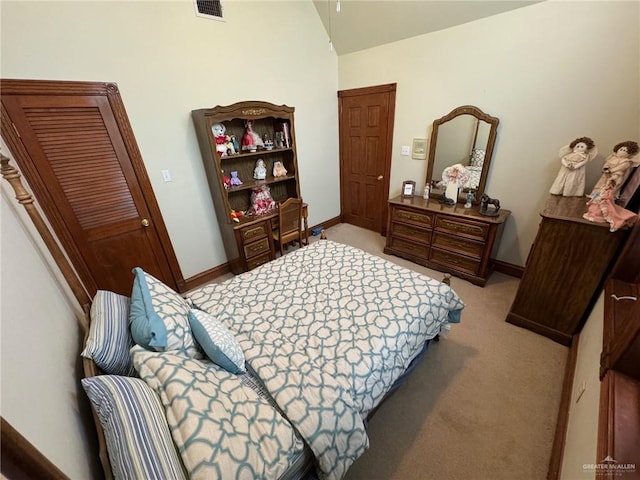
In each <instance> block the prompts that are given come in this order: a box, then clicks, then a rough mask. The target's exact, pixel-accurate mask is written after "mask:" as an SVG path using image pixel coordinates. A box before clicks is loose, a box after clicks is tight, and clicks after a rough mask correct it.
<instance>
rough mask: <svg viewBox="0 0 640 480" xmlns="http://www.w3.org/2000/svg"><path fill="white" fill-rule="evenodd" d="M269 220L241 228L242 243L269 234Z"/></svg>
mask: <svg viewBox="0 0 640 480" xmlns="http://www.w3.org/2000/svg"><path fill="white" fill-rule="evenodd" d="M267 233H268V232H267V222H262V223H259V224H258V225H251V226H250V227H245V228H243V229H242V230H240V238H241V239H242V243H243V244H244V243H247V242H250V241H251V240H254V239H256V238H260V237H266V236H267Z"/></svg>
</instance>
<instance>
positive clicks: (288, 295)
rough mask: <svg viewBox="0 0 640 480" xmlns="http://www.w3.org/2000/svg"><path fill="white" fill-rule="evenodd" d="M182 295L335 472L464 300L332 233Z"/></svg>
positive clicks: (333, 474)
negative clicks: (237, 348) (213, 319)
mask: <svg viewBox="0 0 640 480" xmlns="http://www.w3.org/2000/svg"><path fill="white" fill-rule="evenodd" d="M189 297H190V298H191V300H192V301H193V303H194V305H195V306H196V307H197V308H200V309H202V310H205V311H208V312H210V313H211V314H213V315H216V316H217V317H218V318H219V319H220V320H221V321H222V322H223V323H224V324H225V325H226V326H227V328H229V329H230V330H231V331H232V332H234V333H235V335H236V338H237V339H238V341H239V343H240V345H241V347H242V349H243V351H244V354H245V358H246V361H247V365H248V366H250V368H251V369H253V370H254V371H255V373H256V374H257V376H258V377H260V379H261V380H262V381H263V382H264V384H265V386H266V388H267V389H268V390H269V392H270V393H271V395H272V396H273V398H274V399H275V400H276V402H277V403H278V405H279V406H280V408H281V409H282V410H283V411H284V413H285V414H286V416H287V417H288V419H289V420H290V421H291V422H292V424H293V425H294V426H295V427H296V429H297V430H298V431H299V432H300V433H301V434H302V436H303V437H304V438H305V440H306V441H307V443H308V444H309V446H310V447H311V449H312V450H313V452H314V454H315V456H316V460H317V466H318V469H319V473H320V474H321V475H322V476H323V477H325V478H332V479H333V478H335V479H339V478H342V477H343V476H344V474H345V473H346V471H347V469H348V468H349V466H350V465H351V464H352V463H353V461H354V460H355V459H356V458H358V457H359V456H360V455H361V454H362V453H363V452H364V451H365V450H366V448H367V447H368V438H367V435H366V431H365V427H364V425H363V421H362V419H363V418H364V417H365V416H366V415H367V413H368V412H369V411H370V410H371V409H372V408H374V407H375V406H376V405H377V404H378V403H379V402H380V401H381V399H382V398H383V396H384V395H385V393H386V392H387V391H388V390H389V388H390V387H391V385H392V384H393V382H394V381H395V380H396V379H397V378H398V377H399V376H400V375H401V374H402V372H403V371H404V370H405V369H406V368H407V366H408V365H409V363H410V362H411V360H412V359H413V358H414V357H415V356H416V355H417V354H418V353H419V351H420V350H421V348H422V347H423V345H424V342H425V341H426V340H427V339H430V338H433V337H435V336H436V335H437V334H438V333H440V331H441V329H442V328H443V327H444V326H445V325H447V324H448V323H450V322H452V323H457V322H459V320H460V313H461V310H462V308H463V307H464V304H463V303H462V301H461V300H460V299H459V298H458V296H457V295H456V293H455V292H454V291H453V290H452V289H451V288H450V287H449V286H447V285H445V284H443V283H441V282H439V281H437V280H433V279H431V278H428V277H426V276H424V275H421V274H418V273H416V272H414V271H412V270H409V269H406V268H404V267H400V266H398V265H396V264H394V263H392V262H389V261H387V260H384V259H382V258H380V257H377V256H374V255H370V254H368V253H365V252H363V251H361V250H359V249H356V248H353V247H350V246H347V245H343V244H340V243H335V242H332V241H329V240H323V241H318V242H315V243H312V244H311V245H309V246H307V247H304V248H301V249H298V250H295V251H293V252H291V253H288V254H287V255H284V256H283V257H280V258H279V259H277V260H275V261H272V262H270V263H267V264H265V265H263V266H261V267H259V268H257V269H255V270H252V271H250V272H247V273H244V274H242V275H238V276H236V277H234V278H233V279H231V280H228V281H226V282H224V283H221V284H211V285H208V286H206V287H203V288H201V289H198V290H196V291H194V292H192V293H191V294H190V295H189Z"/></svg>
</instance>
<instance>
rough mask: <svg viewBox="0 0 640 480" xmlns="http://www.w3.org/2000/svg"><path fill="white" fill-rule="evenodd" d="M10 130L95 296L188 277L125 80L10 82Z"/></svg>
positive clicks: (179, 282)
mask: <svg viewBox="0 0 640 480" xmlns="http://www.w3.org/2000/svg"><path fill="white" fill-rule="evenodd" d="M1 89H2V136H3V138H4V139H5V141H6V142H7V144H8V146H9V148H10V150H11V151H12V153H13V155H14V157H15V159H16V161H17V162H18V164H19V166H20V168H21V170H22V172H23V174H24V176H25V177H26V179H27V181H28V182H29V184H30V186H31V188H32V189H33V190H34V194H35V197H36V198H37V199H38V202H39V204H40V206H41V207H42V209H43V210H44V212H45V215H46V216H47V218H48V220H49V221H50V223H51V225H52V227H53V229H54V231H55V232H56V234H57V235H58V237H59V239H60V241H61V243H62V244H63V247H64V249H65V250H66V252H67V254H68V256H69V258H70V260H71V262H72V263H73V265H74V267H75V269H76V270H77V272H78V274H79V276H80V278H81V279H82V281H83V283H84V285H85V287H86V288H87V291H88V293H89V295H91V296H93V295H94V294H95V292H96V290H98V289H103V290H111V291H114V292H117V293H120V294H123V295H130V294H131V286H132V281H133V275H132V273H131V270H132V268H133V267H135V266H140V267H142V268H143V269H144V270H145V271H147V272H149V273H150V274H151V275H153V276H155V277H156V278H158V279H160V280H162V281H163V282H165V283H166V284H167V285H169V286H171V287H172V288H174V289H175V290H181V288H180V287H184V280H183V279H182V274H181V272H180V268H179V266H178V262H177V259H176V257H175V253H174V251H173V248H172V246H171V243H170V241H169V237H168V234H167V232H166V228H165V226H164V223H163V220H162V216H161V215H160V211H159V208H158V206H157V202H156V200H155V197H154V195H153V191H152V188H151V184H150V182H149V179H148V177H147V174H146V170H145V168H144V164H143V163H142V159H141V156H140V153H139V150H138V148H137V145H136V143H135V138H134V137H133V132H132V130H131V127H130V125H129V122H128V119H127V117H126V112H125V110H124V106H123V104H122V101H121V99H120V95H119V93H118V89H117V86H116V85H115V84H104V83H88V82H48V81H20V80H2V83H1Z"/></svg>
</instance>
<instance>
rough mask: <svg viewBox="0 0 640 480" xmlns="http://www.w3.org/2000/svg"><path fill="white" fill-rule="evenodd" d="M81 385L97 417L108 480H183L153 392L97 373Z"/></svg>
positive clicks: (134, 380)
mask: <svg viewBox="0 0 640 480" xmlns="http://www.w3.org/2000/svg"><path fill="white" fill-rule="evenodd" d="M82 386H83V387H84V389H85V391H86V392H87V396H88V397H89V399H90V400H91V404H92V405H93V408H94V410H95V412H96V414H97V415H98V418H99V419H100V424H101V425H102V428H103V430H104V436H105V440H106V444H107V451H108V452H109V461H110V463H111V469H112V471H113V474H114V477H115V478H118V479H125V480H139V479H145V480H147V479H148V480H166V479H168V478H171V479H185V478H186V475H185V473H184V467H183V465H182V461H181V460H180V458H179V456H178V454H177V452H176V447H175V445H174V443H173V439H172V438H171V433H170V432H169V427H168V425H167V418H166V416H165V412H164V407H163V406H162V404H161V403H160V399H159V398H158V394H157V393H156V392H154V391H153V390H152V389H151V387H149V386H148V385H147V384H146V383H145V382H144V381H143V380H140V379H139V378H131V377H121V376H116V375H99V376H97V377H90V378H83V379H82Z"/></svg>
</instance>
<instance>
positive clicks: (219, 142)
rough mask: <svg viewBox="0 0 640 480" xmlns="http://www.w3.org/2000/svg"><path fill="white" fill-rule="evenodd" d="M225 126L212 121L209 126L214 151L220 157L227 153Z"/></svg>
mask: <svg viewBox="0 0 640 480" xmlns="http://www.w3.org/2000/svg"><path fill="white" fill-rule="evenodd" d="M226 131H227V128H226V127H225V126H224V125H223V124H222V123H214V124H213V125H212V126H211V133H213V138H214V139H215V141H216V152H218V155H220V156H221V157H224V156H225V155H226V154H227V136H226V135H225V132H226Z"/></svg>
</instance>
